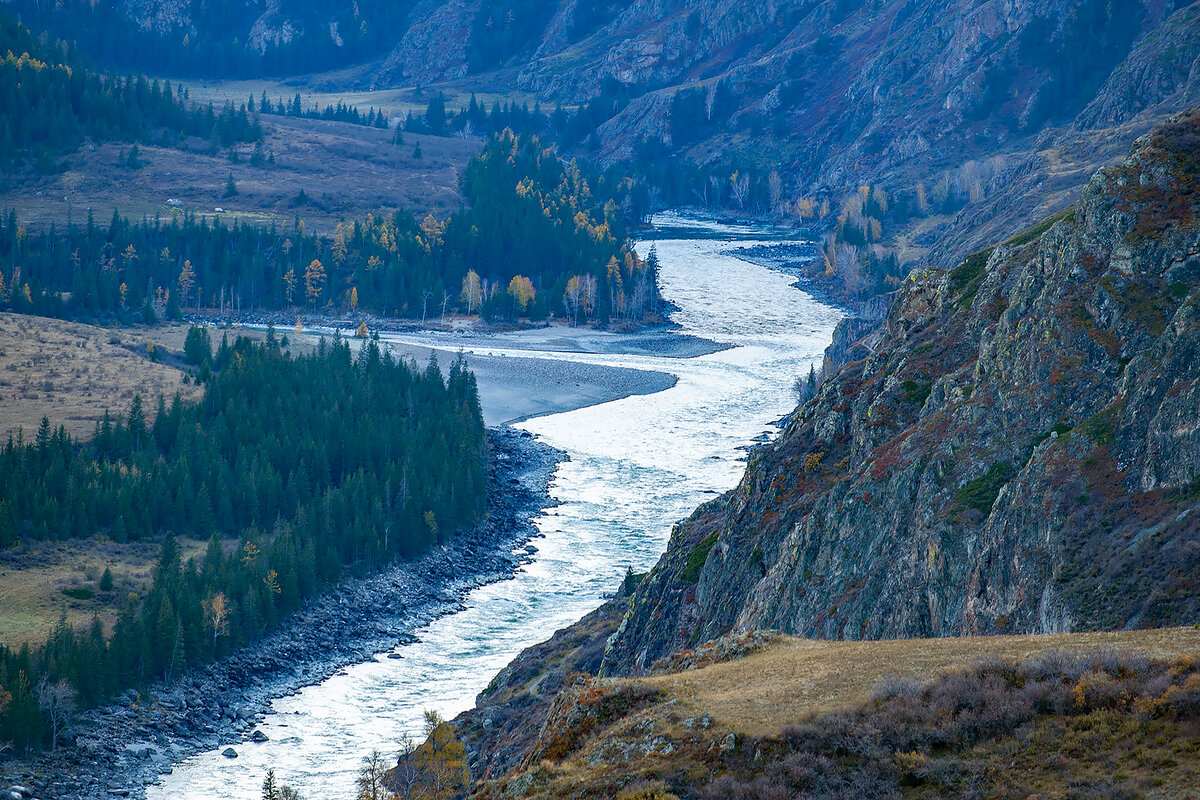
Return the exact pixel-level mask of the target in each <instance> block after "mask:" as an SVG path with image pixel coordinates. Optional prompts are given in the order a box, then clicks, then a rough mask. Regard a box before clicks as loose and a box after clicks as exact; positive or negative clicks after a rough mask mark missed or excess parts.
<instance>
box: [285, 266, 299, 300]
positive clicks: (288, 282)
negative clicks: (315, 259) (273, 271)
mask: <svg viewBox="0 0 1200 800" xmlns="http://www.w3.org/2000/svg"><path fill="white" fill-rule="evenodd" d="M295 293H296V270H294V269H289V270H288V271H287V272H285V273H284V274H283V296H284V299H285V300H287V304H288V305H289V306H290V305H291V304H292V296H293V295H294V294H295Z"/></svg>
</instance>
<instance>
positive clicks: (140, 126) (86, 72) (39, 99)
mask: <svg viewBox="0 0 1200 800" xmlns="http://www.w3.org/2000/svg"><path fill="white" fill-rule="evenodd" d="M0 58H2V60H0V163H4V164H12V163H14V162H16V161H17V160H18V159H19V158H20V156H21V153H22V152H24V151H28V150H34V151H36V153H37V154H38V155H39V156H41V157H42V158H43V159H44V158H46V157H50V156H52V155H53V154H54V153H59V152H63V151H67V150H74V149H75V148H76V147H78V146H79V145H80V143H81V142H82V141H83V139H84V137H89V138H91V139H93V140H95V141H108V140H111V139H124V140H131V141H142V142H150V141H158V142H166V143H170V142H171V141H173V140H178V139H179V138H182V137H189V136H196V137H201V138H205V139H211V140H213V141H214V142H215V143H217V144H219V145H220V146H222V147H229V146H231V145H233V144H235V143H237V142H253V141H260V140H261V139H262V128H261V127H260V126H259V124H258V121H257V120H256V119H255V118H254V116H253V115H252V114H250V113H249V112H248V110H247V109H246V108H245V106H243V107H242V108H241V109H237V108H235V107H234V106H233V104H231V103H227V104H226V105H225V106H224V107H223V108H222V109H221V110H220V111H217V110H216V109H215V108H214V107H213V106H212V104H211V103H210V104H207V105H204V106H195V107H192V106H190V104H189V103H188V102H187V98H186V96H185V93H184V91H183V89H182V87H178V88H174V89H173V88H172V86H171V84H170V82H169V81H164V82H162V83H160V82H159V81H157V80H148V79H147V78H146V77H145V76H144V75H140V74H138V75H128V76H120V75H115V74H112V75H101V74H99V73H97V72H95V71H93V70H91V69H90V68H89V67H88V65H87V62H86V60H85V59H84V58H82V56H81V54H80V53H79V51H78V50H77V49H76V48H75V47H74V46H73V45H66V44H63V43H62V42H59V41H55V40H50V39H47V38H45V37H35V36H34V35H33V34H32V33H31V32H30V31H29V29H28V28H26V27H25V26H23V25H22V24H21V23H19V22H18V21H17V20H16V19H15V18H13V17H12V16H11V15H10V14H8V13H0Z"/></svg>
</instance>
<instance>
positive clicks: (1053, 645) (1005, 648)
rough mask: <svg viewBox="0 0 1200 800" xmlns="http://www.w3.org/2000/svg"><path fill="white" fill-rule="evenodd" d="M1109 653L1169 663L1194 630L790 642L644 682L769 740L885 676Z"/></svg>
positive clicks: (861, 695)
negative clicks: (989, 661)
mask: <svg viewBox="0 0 1200 800" xmlns="http://www.w3.org/2000/svg"><path fill="white" fill-rule="evenodd" d="M1109 648H1110V649H1113V650H1118V651H1122V652H1136V653H1140V654H1142V655H1146V656H1150V657H1153V658H1160V659H1168V658H1172V657H1174V656H1176V655H1179V654H1180V653H1190V652H1200V629H1196V628H1169V629H1166V630H1149V631H1119V632H1106V633H1068V634H1057V635H1050V636H978V637H961V638H944V639H897V640H889V641H871V642H834V641H817V640H812V639H792V638H790V637H789V638H784V639H783V640H781V641H780V642H779V643H778V644H776V645H774V646H772V647H769V648H768V649H766V650H764V651H762V652H759V653H754V654H751V655H748V656H746V657H745V658H740V659H737V660H735V661H727V662H724V663H720V664H713V665H711V666H707V667H704V668H702V669H698V670H694V671H687V672H677V673H672V674H669V675H662V676H657V677H651V678H645V679H642V682H644V683H646V684H649V685H650V686H653V687H654V688H657V689H661V690H663V691H665V692H666V694H667V696H668V697H670V698H672V699H675V700H677V701H678V705H679V707H680V709H684V710H688V711H689V712H690V713H695V714H709V715H710V716H711V717H712V718H713V720H714V721H716V722H718V723H719V724H721V725H723V726H725V727H727V728H729V729H730V730H734V731H737V732H739V733H743V734H746V735H749V736H775V735H778V734H779V732H780V731H782V730H783V729H784V727H786V726H787V725H791V724H794V723H795V722H796V721H797V720H799V719H803V718H805V717H807V716H811V715H813V714H818V713H823V712H826V711H832V710H834V709H836V708H841V707H844V706H850V705H855V704H857V703H861V702H864V701H866V700H868V699H870V697H871V695H872V692H873V691H874V690H875V687H877V686H878V685H879V684H881V683H883V682H884V680H885V679H888V678H901V679H904V680H911V681H920V682H924V681H928V680H932V679H933V678H935V677H936V676H937V675H939V674H940V673H942V672H945V671H948V670H955V669H964V668H966V667H969V666H970V665H971V664H973V663H975V662H976V661H977V660H979V659H981V658H984V657H988V656H1000V657H1002V658H1010V659H1014V660H1017V661H1025V660H1028V659H1030V658H1036V657H1038V656H1041V655H1045V654H1046V653H1051V652H1058V651H1064V652H1076V651H1081V650H1091V649H1109ZM680 713H686V712H685V711H682V710H681V711H680Z"/></svg>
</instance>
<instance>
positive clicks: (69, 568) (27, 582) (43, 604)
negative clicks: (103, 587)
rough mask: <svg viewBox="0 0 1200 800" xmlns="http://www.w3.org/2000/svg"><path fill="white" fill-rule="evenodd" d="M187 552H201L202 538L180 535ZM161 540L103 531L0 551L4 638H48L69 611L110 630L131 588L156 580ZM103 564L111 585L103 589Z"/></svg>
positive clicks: (77, 619)
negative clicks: (119, 537)
mask: <svg viewBox="0 0 1200 800" xmlns="http://www.w3.org/2000/svg"><path fill="white" fill-rule="evenodd" d="M179 544H180V548H181V550H182V552H183V556H184V558H185V559H187V558H188V557H190V556H201V555H203V553H204V547H205V544H206V543H204V542H193V541H190V540H186V539H185V540H180V543H179ZM158 550H159V545H158V543H157V542H131V543H129V544H118V543H116V542H111V541H107V540H105V539H102V538H100V537H92V538H89V539H83V540H75V541H69V542H31V543H26V544H22V545H19V546H17V547H15V548H12V549H9V550H6V551H2V552H0V644H5V645H9V646H12V647H16V646H20V645H22V644H25V643H29V644H30V645H32V646H37V645H40V644H41V643H42V642H44V641H46V637H47V635H48V634H49V633H50V630H51V629H52V628H53V626H54V624H55V623H56V622H57V621H58V619H59V617H60V616H61V614H62V613H63V611H64V610H65V611H66V614H67V622H69V623H70V624H71V625H72V626H74V627H76V628H80V627H85V626H87V625H89V624H90V623H91V621H92V616H93V615H97V616H99V617H100V621H101V623H103V625H104V629H105V631H106V632H111V630H112V625H113V623H114V622H115V621H116V618H117V612H118V611H119V610H120V608H121V605H122V604H123V603H124V601H125V599H126V598H127V597H128V596H129V594H130V593H134V594H138V593H141V592H142V591H144V590H145V588H146V587H148V586H149V585H150V583H151V580H152V577H153V576H152V572H153V569H154V564H155V563H156V561H157V559H158ZM105 568H108V569H110V570H112V574H113V588H112V590H111V591H108V592H102V591H100V578H101V576H102V575H103V574H104V570H105Z"/></svg>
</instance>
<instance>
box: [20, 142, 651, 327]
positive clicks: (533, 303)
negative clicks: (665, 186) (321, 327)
mask: <svg viewBox="0 0 1200 800" xmlns="http://www.w3.org/2000/svg"><path fill="white" fill-rule="evenodd" d="M462 188H463V193H464V195H465V196H466V198H467V200H468V202H469V206H468V207H467V208H465V209H464V210H462V211H459V212H458V213H456V214H454V215H452V216H450V217H449V218H448V219H446V220H444V221H438V220H435V219H434V218H433V217H432V216H429V217H426V218H425V219H424V220H423V221H421V222H418V221H417V219H416V218H415V217H414V216H413V215H412V214H411V213H409V212H407V211H398V212H396V213H394V214H390V215H381V216H379V217H374V216H370V215H369V216H368V217H367V218H366V219H364V220H357V221H354V222H349V223H341V224H339V225H338V226H337V228H336V230H335V231H334V232H333V234H332V235H331V236H320V235H317V234H315V233H308V232H307V231H306V230H305V227H304V224H303V222H302V221H301V220H299V218H297V219H296V220H295V221H294V222H293V223H292V224H291V225H288V226H287V227H284V228H280V227H276V226H270V227H263V226H259V225H251V224H248V223H242V222H235V223H234V224H232V225H231V226H226V225H225V224H224V223H222V222H220V221H213V222H210V221H208V220H207V219H205V218H197V217H194V216H191V215H188V214H182V215H180V216H178V217H173V218H171V219H169V220H163V219H159V218H155V219H144V220H141V221H139V222H134V221H130V220H128V219H124V218H121V217H119V216H118V215H117V214H116V213H115V212H114V214H113V217H112V219H111V220H110V222H109V224H108V227H107V228H104V227H102V226H100V225H98V224H97V223H96V222H95V221H94V220H93V219H92V218H91V217H90V216H89V218H88V220H87V221H86V223H84V224H83V225H76V224H71V225H67V226H66V228H65V229H59V228H57V227H55V226H51V227H49V228H47V229H45V230H43V231H40V232H32V233H31V232H30V231H28V230H26V229H25V228H24V227H23V226H22V225H21V223H20V220H19V218H18V217H17V215H16V212H15V211H9V212H8V214H7V215H6V216H5V219H4V223H3V225H0V310H3V309H11V310H14V311H19V312H24V313H35V314H42V315H46V316H58V317H74V318H81V319H92V318H96V317H98V316H111V315H113V314H116V315H118V316H124V317H127V318H128V319H130V320H132V319H133V318H134V315H135V314H140V316H141V319H142V320H143V321H153V319H154V318H156V317H160V316H163V315H167V316H178V314H179V313H180V311H181V310H187V309H196V308H214V309H224V308H239V309H243V310H252V309H267V310H286V309H297V310H308V311H310V312H322V311H329V312H335V313H348V312H353V311H356V310H358V311H364V312H371V313H374V314H378V315H383V316H394V317H405V318H409V319H422V320H426V319H433V318H435V317H437V316H439V315H442V314H445V313H447V312H454V311H456V310H457V311H462V312H465V313H468V314H473V313H482V314H483V315H484V316H485V317H487V318H489V319H513V318H517V317H529V318H531V319H534V320H539V319H544V318H546V317H547V316H548V315H550V314H554V315H556V316H557V317H559V318H564V317H565V318H567V319H569V320H570V321H571V322H574V323H582V322H586V321H595V322H600V323H611V324H617V323H625V324H628V323H636V322H641V321H643V320H646V319H650V318H653V317H654V316H655V315H656V314H657V313H658V312H659V302H658V286H657V276H656V269H655V265H654V263H653V262H652V261H650V262H647V261H643V260H642V259H640V258H639V257H638V256H637V254H636V253H634V252H633V250H632V249H630V247H629V246H628V242H627V234H626V222H625V215H624V213H623V212H622V211H621V209H620V207H619V205H618V200H619V199H620V198H621V197H622V196H623V195H622V192H624V191H627V189H628V187H627V186H623V185H620V183H619V182H617V181H614V180H613V179H611V178H610V177H607V176H604V175H600V174H596V173H593V172H591V171H589V170H588V169H587V168H586V167H584V166H581V165H580V164H579V163H577V162H574V161H571V162H565V161H563V160H562V159H560V158H559V157H558V156H557V155H556V154H555V152H554V150H553V149H552V148H549V147H546V146H544V145H543V144H542V143H541V142H540V140H539V139H538V138H537V137H534V136H522V137H518V136H516V135H514V134H512V133H510V132H505V133H503V134H501V135H499V136H496V137H493V138H492V139H490V140H489V141H488V143H487V145H486V146H485V148H484V150H483V152H482V154H481V155H480V156H478V157H477V158H475V159H473V160H472V161H471V163H470V164H469V166H468V167H467V169H466V171H465V173H464V175H463V179H462ZM5 273H7V275H6V274H5Z"/></svg>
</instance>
